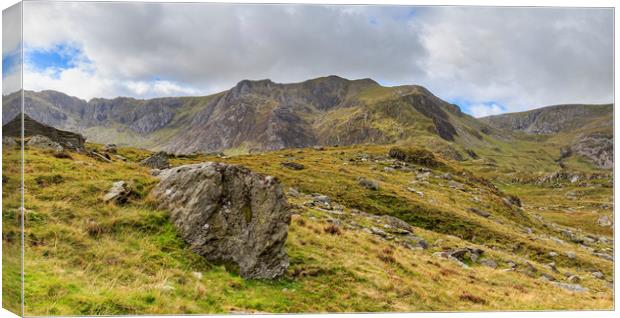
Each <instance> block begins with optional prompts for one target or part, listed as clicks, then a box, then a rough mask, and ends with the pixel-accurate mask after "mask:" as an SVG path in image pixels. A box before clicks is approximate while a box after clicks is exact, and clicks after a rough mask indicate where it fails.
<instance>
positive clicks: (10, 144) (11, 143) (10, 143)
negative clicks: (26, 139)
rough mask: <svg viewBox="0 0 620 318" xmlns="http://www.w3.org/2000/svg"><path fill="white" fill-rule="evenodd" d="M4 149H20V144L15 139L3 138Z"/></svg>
mask: <svg viewBox="0 0 620 318" xmlns="http://www.w3.org/2000/svg"><path fill="white" fill-rule="evenodd" d="M2 147H3V148H4V149H11V148H19V147H20V144H19V143H18V142H17V140H15V138H13V137H2Z"/></svg>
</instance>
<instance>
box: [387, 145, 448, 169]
mask: <svg viewBox="0 0 620 318" xmlns="http://www.w3.org/2000/svg"><path fill="white" fill-rule="evenodd" d="M388 155H389V156H390V157H391V158H394V159H398V160H400V161H404V162H409V163H414V164H418V165H422V166H426V167H431V168H434V167H439V166H443V163H441V162H440V161H438V160H437V159H436V158H435V155H434V154H433V153H432V152H430V151H428V150H425V149H406V148H399V147H394V148H392V149H390V151H389V153H388Z"/></svg>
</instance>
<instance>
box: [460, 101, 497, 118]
mask: <svg viewBox="0 0 620 318" xmlns="http://www.w3.org/2000/svg"><path fill="white" fill-rule="evenodd" d="M468 111H469V113H470V114H471V115H472V116H474V117H476V118H479V117H485V116H491V115H498V114H501V113H503V112H504V109H503V107H501V106H500V105H498V104H495V103H488V104H475V105H471V106H469V107H468Z"/></svg>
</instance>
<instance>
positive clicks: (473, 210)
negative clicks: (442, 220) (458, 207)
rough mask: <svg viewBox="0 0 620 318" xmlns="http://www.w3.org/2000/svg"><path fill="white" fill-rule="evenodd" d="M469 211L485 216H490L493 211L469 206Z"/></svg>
mask: <svg viewBox="0 0 620 318" xmlns="http://www.w3.org/2000/svg"><path fill="white" fill-rule="evenodd" d="M467 211H469V212H472V213H475V214H478V215H480V216H481V217H484V218H488V217H489V216H491V213H489V212H487V211H482V210H480V209H478V208H469V209H467Z"/></svg>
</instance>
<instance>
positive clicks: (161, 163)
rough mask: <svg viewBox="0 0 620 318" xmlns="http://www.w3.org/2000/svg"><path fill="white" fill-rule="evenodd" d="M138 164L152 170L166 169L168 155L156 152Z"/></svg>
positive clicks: (168, 165)
mask: <svg viewBox="0 0 620 318" xmlns="http://www.w3.org/2000/svg"><path fill="white" fill-rule="evenodd" d="M140 164H142V165H143V166H147V167H149V168H152V169H160V170H162V169H168V168H170V162H169V161H168V154H167V153H166V152H164V151H160V152H157V153H155V154H153V155H151V156H150V157H148V158H146V159H144V160H142V161H140Z"/></svg>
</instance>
